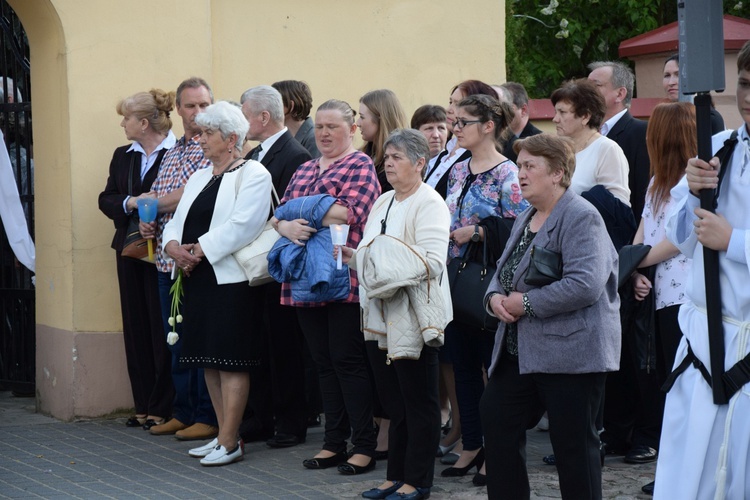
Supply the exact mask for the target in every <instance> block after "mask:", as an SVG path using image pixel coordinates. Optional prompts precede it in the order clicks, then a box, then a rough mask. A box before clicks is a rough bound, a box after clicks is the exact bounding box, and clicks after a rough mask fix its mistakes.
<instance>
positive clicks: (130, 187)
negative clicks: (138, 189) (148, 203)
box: [128, 152, 135, 196]
mask: <svg viewBox="0 0 750 500" xmlns="http://www.w3.org/2000/svg"><path fill="white" fill-rule="evenodd" d="M134 164H135V152H133V154H132V155H130V170H128V196H133V165H134Z"/></svg>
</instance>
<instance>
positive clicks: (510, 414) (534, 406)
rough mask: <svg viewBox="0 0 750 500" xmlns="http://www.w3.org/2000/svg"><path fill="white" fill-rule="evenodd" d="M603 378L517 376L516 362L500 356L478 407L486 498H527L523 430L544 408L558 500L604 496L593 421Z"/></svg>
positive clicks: (595, 376) (539, 415) (592, 374)
mask: <svg viewBox="0 0 750 500" xmlns="http://www.w3.org/2000/svg"><path fill="white" fill-rule="evenodd" d="M604 379H605V374H604V373H585V374H564V373H560V374H557V373H556V374H546V373H532V374H527V375H521V374H520V373H519V369H518V358H516V357H513V356H510V355H509V354H507V353H503V354H502V355H501V358H500V361H499V362H498V366H497V367H496V368H495V370H494V372H493V374H492V376H491V377H490V380H489V382H488V384H487V387H486V388H485V390H484V394H483V395H482V401H481V403H480V412H481V417H482V428H483V429H484V445H485V460H486V464H487V494H488V496H489V498H491V499H494V498H504V499H513V500H516V499H527V498H529V496H530V488H529V476H528V472H527V469H526V431H527V430H528V429H531V428H533V427H534V426H535V425H536V423H537V422H538V421H539V418H541V416H542V414H543V413H544V411H545V409H546V410H547V416H548V417H549V433H550V441H551V442H552V450H553V451H554V453H555V457H556V458H557V471H558V474H559V477H560V492H561V493H562V498H564V499H571V500H586V499H600V498H602V466H601V456H600V455H599V436H598V433H597V431H596V425H595V419H596V413H597V410H598V408H599V402H600V400H601V397H602V391H603V389H604Z"/></svg>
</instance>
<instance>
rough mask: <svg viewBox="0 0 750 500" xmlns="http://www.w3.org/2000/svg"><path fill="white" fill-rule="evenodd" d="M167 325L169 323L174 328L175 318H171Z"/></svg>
mask: <svg viewBox="0 0 750 500" xmlns="http://www.w3.org/2000/svg"><path fill="white" fill-rule="evenodd" d="M167 323H169V326H174V317H172V316H170V317H169V319H168V320H167Z"/></svg>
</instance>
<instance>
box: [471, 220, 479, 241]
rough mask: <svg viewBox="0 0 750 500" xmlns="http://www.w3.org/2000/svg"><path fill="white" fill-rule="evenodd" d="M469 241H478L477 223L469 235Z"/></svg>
mask: <svg viewBox="0 0 750 500" xmlns="http://www.w3.org/2000/svg"><path fill="white" fill-rule="evenodd" d="M471 241H473V242H474V243H476V242H477V241H479V224H474V234H472V235H471Z"/></svg>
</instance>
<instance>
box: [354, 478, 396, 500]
mask: <svg viewBox="0 0 750 500" xmlns="http://www.w3.org/2000/svg"><path fill="white" fill-rule="evenodd" d="M403 485H404V482H403V481H394V482H393V486H391V487H390V488H386V489H384V490H381V489H379V488H372V489H370V490H367V491H363V492H362V498H372V499H375V500H382V499H383V498H386V497H387V496H388V495H390V494H392V493H395V492H396V490H398V489H399V488H400V487H402V486H403Z"/></svg>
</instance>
